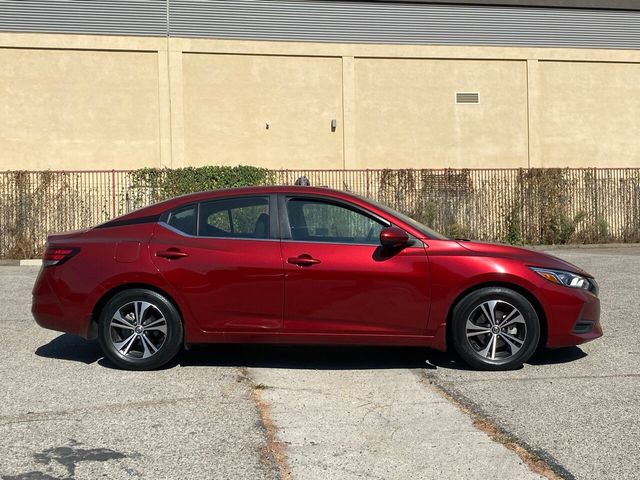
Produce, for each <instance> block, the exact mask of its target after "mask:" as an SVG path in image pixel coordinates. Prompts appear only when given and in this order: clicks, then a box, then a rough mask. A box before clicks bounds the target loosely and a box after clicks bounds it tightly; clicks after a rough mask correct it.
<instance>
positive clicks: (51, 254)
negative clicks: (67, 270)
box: [42, 247, 80, 267]
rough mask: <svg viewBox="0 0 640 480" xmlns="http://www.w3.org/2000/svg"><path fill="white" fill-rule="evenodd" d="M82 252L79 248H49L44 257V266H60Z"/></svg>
mask: <svg viewBox="0 0 640 480" xmlns="http://www.w3.org/2000/svg"><path fill="white" fill-rule="evenodd" d="M79 251H80V249H79V248H69V247H47V250H46V251H45V252H44V255H43V256H42V264H43V265H44V266H45V267H51V266H52V265H60V264H61V263H64V262H66V261H67V260H69V259H70V258H71V257H73V256H74V255H75V254H76V253H78V252H79Z"/></svg>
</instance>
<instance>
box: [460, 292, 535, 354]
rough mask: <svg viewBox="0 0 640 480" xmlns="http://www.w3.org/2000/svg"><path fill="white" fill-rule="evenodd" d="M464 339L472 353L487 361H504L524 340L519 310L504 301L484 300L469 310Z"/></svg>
mask: <svg viewBox="0 0 640 480" xmlns="http://www.w3.org/2000/svg"><path fill="white" fill-rule="evenodd" d="M465 332H466V338H467V341H468V342H469V345H471V348H472V349H473V350H474V351H475V353H476V354H477V355H479V356H481V357H483V358H484V359H487V360H507V359H509V358H511V357H513V356H514V355H516V354H517V353H518V351H520V349H521V348H522V347H523V346H524V345H525V342H526V339H527V325H526V322H525V319H524V317H523V316H522V313H520V311H519V310H518V309H517V308H516V307H515V306H513V305H512V304H510V303H508V302H505V301H504V300H488V301H485V302H482V303H481V304H480V305H478V306H477V307H476V308H474V309H473V311H472V312H471V314H470V315H469V317H468V318H467V322H466V329H465Z"/></svg>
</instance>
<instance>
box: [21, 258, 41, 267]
mask: <svg viewBox="0 0 640 480" xmlns="http://www.w3.org/2000/svg"><path fill="white" fill-rule="evenodd" d="M41 265H42V260H41V259H39V258H30V259H26V260H20V266H21V267H40V266H41Z"/></svg>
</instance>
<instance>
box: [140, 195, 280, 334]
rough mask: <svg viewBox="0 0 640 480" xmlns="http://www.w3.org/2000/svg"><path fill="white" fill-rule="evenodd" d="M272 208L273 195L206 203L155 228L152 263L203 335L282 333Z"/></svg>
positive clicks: (277, 244)
mask: <svg viewBox="0 0 640 480" xmlns="http://www.w3.org/2000/svg"><path fill="white" fill-rule="evenodd" d="M273 204H275V196H273V197H270V196H241V197H235V198H225V199H220V200H212V201H206V202H202V203H200V204H193V205H187V206H184V207H181V208H178V209H176V210H175V211H173V212H171V213H170V214H169V215H168V217H167V218H166V221H164V222H161V223H159V224H158V226H157V227H156V231H155V233H154V236H153V238H152V240H151V245H150V247H151V255H152V258H153V259H154V262H155V264H156V266H157V267H158V269H159V270H160V273H161V274H162V275H163V276H164V277H165V278H166V279H167V281H169V282H170V283H171V284H172V285H173V287H174V288H175V289H176V290H178V291H179V292H180V294H181V295H182V298H183V300H184V301H185V302H186V303H187V305H188V307H189V308H190V310H191V312H192V313H193V315H194V317H195V320H196V321H197V323H198V325H199V326H200V327H201V328H202V329H203V330H206V331H222V330H225V331H253V332H256V331H258V332H260V331H263V332H266V331H274V330H279V329H281V328H282V317H283V298H284V272H283V265H282V257H281V251H280V241H279V239H278V235H277V228H275V227H276V226H277V218H275V216H277V215H276V214H275V213H274V212H273V208H272V205H273ZM274 215H275V216H274Z"/></svg>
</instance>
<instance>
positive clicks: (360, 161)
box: [353, 58, 527, 168]
mask: <svg viewBox="0 0 640 480" xmlns="http://www.w3.org/2000/svg"><path fill="white" fill-rule="evenodd" d="M355 74H356V85H355V91H356V115H355V130H356V136H355V144H356V156H355V161H354V164H353V166H354V167H355V168H386V167H389V166H393V165H395V164H396V163H397V164H398V165H399V166H420V167H424V168H444V167H448V166H452V165H455V166H464V167H465V168H466V167H468V168H483V167H484V168H486V167H526V166H527V88H526V85H527V71H526V62H524V61H499V60H488V61H487V60H422V59H371V58H367V59H357V60H356V62H355ZM456 92H478V93H479V94H480V103H478V104H456V102H455V93H456Z"/></svg>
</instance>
